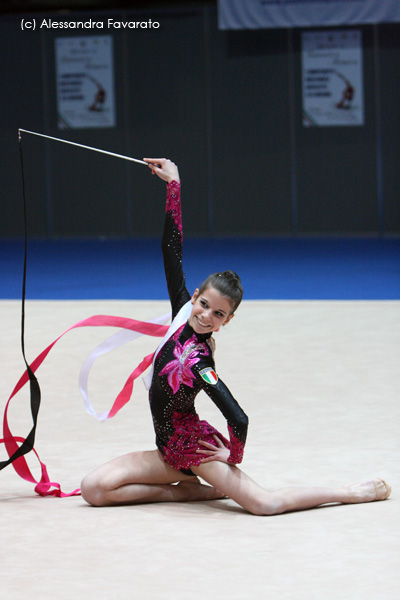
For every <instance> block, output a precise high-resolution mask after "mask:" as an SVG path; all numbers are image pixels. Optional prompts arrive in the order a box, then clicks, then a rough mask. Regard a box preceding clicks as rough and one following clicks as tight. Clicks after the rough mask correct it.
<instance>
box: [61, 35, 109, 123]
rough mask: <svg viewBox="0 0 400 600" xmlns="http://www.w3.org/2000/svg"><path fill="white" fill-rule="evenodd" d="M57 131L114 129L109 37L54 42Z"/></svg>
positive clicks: (79, 38) (69, 38)
mask: <svg viewBox="0 0 400 600" xmlns="http://www.w3.org/2000/svg"><path fill="white" fill-rule="evenodd" d="M55 57H56V85H57V114H58V128H59V129H70V128H71V129H80V128H96V127H115V124H116V123H115V100H114V64H113V40H112V36H111V35H104V36H82V37H60V38H57V39H56V40H55Z"/></svg>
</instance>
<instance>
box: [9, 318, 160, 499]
mask: <svg viewBox="0 0 400 600" xmlns="http://www.w3.org/2000/svg"><path fill="white" fill-rule="evenodd" d="M99 326H107V327H121V328H123V329H128V330H130V331H134V332H137V333H139V334H141V335H150V336H153V337H162V336H164V335H165V333H166V331H167V330H168V327H167V326H166V325H160V324H158V323H147V322H145V321H137V320H135V319H128V318H124V317H113V316H108V315H95V316H92V317H89V318H87V319H84V320H83V321H79V322H78V323H75V325H72V327H69V329H67V330H66V331H64V333H62V334H61V335H60V336H58V338H56V339H55V340H54V341H53V342H52V343H51V344H50V345H49V346H47V348H45V350H43V352H41V353H40V354H39V356H37V357H36V358H35V360H34V361H33V362H32V364H31V365H30V367H27V369H26V370H25V372H24V373H23V374H22V376H21V377H20V379H19V381H18V383H17V385H16V386H15V388H14V390H13V392H12V394H11V396H10V397H9V399H8V402H7V405H6V409H5V412H4V418H3V436H4V437H3V439H1V440H0V442H1V443H4V444H5V447H6V450H7V453H8V455H9V457H10V458H9V460H8V461H3V462H1V463H0V469H3V468H4V467H6V466H7V465H8V464H10V463H12V466H13V467H14V469H15V471H16V472H17V473H18V475H19V476H20V477H22V478H23V479H25V480H27V481H30V482H32V483H36V484H37V485H36V487H35V492H37V493H38V494H39V495H41V496H48V495H52V496H59V497H65V496H72V495H78V494H79V490H75V491H74V492H72V493H71V494H64V493H63V492H62V491H61V488H60V485H59V484H58V483H53V482H51V481H50V479H49V476H48V474H47V469H46V466H45V464H44V463H42V461H41V460H40V458H39V455H38V454H37V452H36V450H35V449H34V447H33V443H34V433H33V434H32V431H33V432H34V430H35V429H36V423H37V412H38V411H37V412H36V413H35V414H33V418H34V426H33V428H32V431H31V432H30V434H29V436H28V437H27V438H26V439H24V438H22V437H16V436H14V435H13V434H12V433H11V430H10V428H9V425H8V408H9V405H10V402H11V400H12V398H13V397H14V396H15V395H16V394H17V392H19V390H20V389H21V388H22V387H23V386H24V385H25V384H26V383H27V382H28V381H32V376H33V377H35V376H34V373H35V372H36V370H37V369H38V368H39V367H40V365H41V364H42V362H43V361H44V359H45V358H46V356H47V355H48V354H49V352H50V350H51V349H52V348H53V346H54V345H55V344H56V343H57V342H58V340H60V339H61V338H62V337H63V336H64V335H65V334H66V333H68V332H69V331H71V330H72V329H76V328H79V327H99ZM153 356H154V353H152V354H149V355H148V356H146V357H145V358H144V359H143V360H142V362H141V363H140V364H139V365H138V366H137V367H136V369H135V370H134V371H133V372H132V373H131V374H130V376H129V377H128V379H127V381H126V383H125V385H124V387H123V388H122V390H121V392H120V393H119V394H118V396H117V398H116V399H115V401H114V403H113V406H112V407H111V409H110V411H109V412H108V418H112V417H114V416H115V415H116V414H117V412H119V411H120V410H121V408H122V407H123V406H125V404H126V403H127V402H128V401H129V399H130V397H131V395H132V388H133V382H134V380H135V379H137V378H138V377H139V376H140V375H141V374H142V373H143V372H144V371H145V370H146V369H147V367H149V366H150V364H151V362H152V360H153ZM35 380H36V378H35ZM17 442H18V443H22V445H21V446H18V443H17ZM27 443H28V445H31V446H32V447H31V448H29V449H27V450H26V451H25V452H21V448H23V447H24V445H25V446H26V445H27ZM29 450H34V452H35V454H36V456H37V458H38V460H39V462H40V465H41V469H42V477H41V480H40V481H39V482H37V481H36V480H35V478H34V477H33V475H32V473H31V472H30V470H29V467H28V465H27V463H26V460H25V458H24V457H23V456H22V454H26V453H27V452H29ZM51 488H55V489H51Z"/></svg>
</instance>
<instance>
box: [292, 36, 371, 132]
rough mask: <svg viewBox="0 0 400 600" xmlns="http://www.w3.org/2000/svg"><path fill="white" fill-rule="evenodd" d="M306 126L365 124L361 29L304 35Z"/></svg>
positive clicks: (302, 56) (303, 76)
mask: <svg viewBox="0 0 400 600" xmlns="http://www.w3.org/2000/svg"><path fill="white" fill-rule="evenodd" d="M301 44H302V52H301V58H302V89H303V125H304V126H305V127H331V126H357V125H364V91H363V64H362V62H363V56H362V38H361V31H360V30H356V29H353V30H348V29H347V30H342V31H339V30H337V31H309V32H303V33H302V38H301Z"/></svg>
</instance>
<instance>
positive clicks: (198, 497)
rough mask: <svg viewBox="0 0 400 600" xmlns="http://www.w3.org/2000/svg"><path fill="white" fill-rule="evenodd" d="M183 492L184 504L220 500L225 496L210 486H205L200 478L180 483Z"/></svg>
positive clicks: (179, 486)
mask: <svg viewBox="0 0 400 600" xmlns="http://www.w3.org/2000/svg"><path fill="white" fill-rule="evenodd" d="M177 487H178V488H179V490H180V491H181V492H182V502H200V501H202V500H218V499H219V498H225V496H224V494H222V492H220V491H219V490H217V489H216V488H214V487H211V486H210V485H203V484H202V483H201V482H200V479H198V477H193V478H192V479H188V480H186V481H180V482H179V483H178V485H177Z"/></svg>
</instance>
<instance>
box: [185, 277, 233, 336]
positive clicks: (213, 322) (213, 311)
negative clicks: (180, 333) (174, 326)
mask: <svg viewBox="0 0 400 600" xmlns="http://www.w3.org/2000/svg"><path fill="white" fill-rule="evenodd" d="M191 302H192V304H193V308H192V312H191V315H190V317H189V325H190V326H191V327H193V329H194V331H195V332H196V333H210V332H212V331H218V329H219V328H220V327H221V325H226V324H227V323H229V321H230V320H231V319H232V318H233V316H234V315H233V313H232V304H231V302H230V301H229V298H227V297H226V296H222V295H221V294H220V293H219V292H218V291H217V290H216V289H215V288H213V287H211V286H209V287H207V288H206V289H205V290H204V291H203V292H202V293H201V294H199V290H198V288H197V289H196V290H195V292H194V294H193V296H192V301H191Z"/></svg>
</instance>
